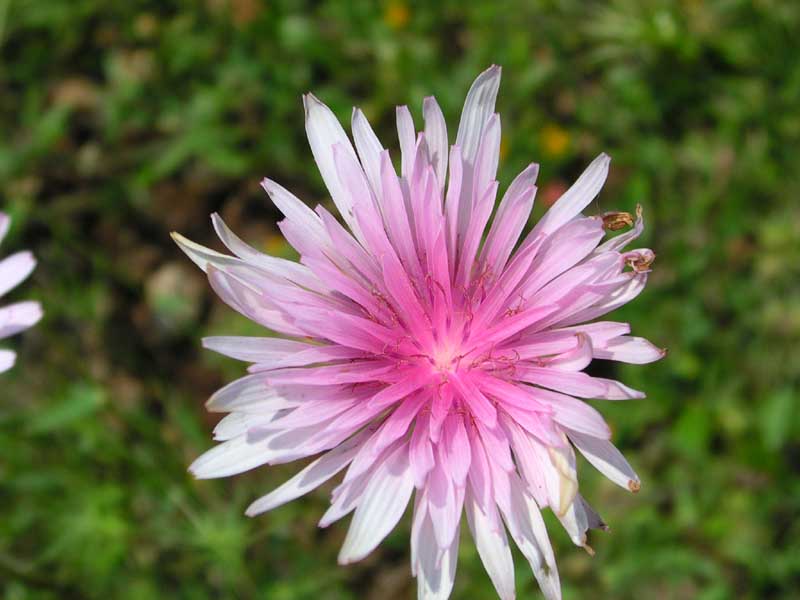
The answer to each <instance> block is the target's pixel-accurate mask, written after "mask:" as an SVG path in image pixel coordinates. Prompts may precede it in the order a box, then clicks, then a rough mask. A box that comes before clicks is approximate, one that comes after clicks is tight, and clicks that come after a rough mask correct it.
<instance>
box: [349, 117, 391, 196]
mask: <svg viewBox="0 0 800 600" xmlns="http://www.w3.org/2000/svg"><path fill="white" fill-rule="evenodd" d="M352 129H353V141H355V143H356V150H357V151H358V158H359V160H360V161H361V165H362V166H363V167H364V173H365V174H366V176H367V179H369V184H370V187H371V188H372V193H373V194H375V197H376V198H377V199H378V200H380V199H381V198H382V196H383V194H382V192H381V188H382V186H381V154H382V153H383V151H384V150H383V145H382V144H381V142H380V140H379V139H378V136H376V135H375V132H374V131H373V130H372V127H371V126H370V124H369V121H368V120H367V117H366V116H364V113H363V112H361V109H360V108H354V109H353V119H352Z"/></svg>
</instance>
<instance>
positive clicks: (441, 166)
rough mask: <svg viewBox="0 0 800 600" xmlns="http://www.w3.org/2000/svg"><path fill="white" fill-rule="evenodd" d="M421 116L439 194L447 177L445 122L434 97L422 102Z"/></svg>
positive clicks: (447, 149)
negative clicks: (423, 120)
mask: <svg viewBox="0 0 800 600" xmlns="http://www.w3.org/2000/svg"><path fill="white" fill-rule="evenodd" d="M422 117H423V118H424V119H425V139H426V140H427V141H428V153H429V157H430V158H429V160H430V163H431V165H432V166H433V170H434V171H435V173H436V181H437V182H438V183H439V195H440V196H441V194H442V190H444V184H445V180H446V178H447V155H448V152H449V148H448V144H447V124H446V123H445V121H444V115H443V114H442V109H441V108H439V104H438V103H437V102H436V98H434V97H433V96H428V97H427V98H425V100H424V101H423V103H422Z"/></svg>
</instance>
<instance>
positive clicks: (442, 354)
mask: <svg viewBox="0 0 800 600" xmlns="http://www.w3.org/2000/svg"><path fill="white" fill-rule="evenodd" d="M460 358H461V357H459V356H458V355H457V352H456V348H453V347H451V346H448V345H443V346H439V347H437V348H436V349H435V350H434V351H433V352H432V353H431V355H430V356H429V357H428V360H429V361H430V362H431V364H432V365H433V367H434V368H435V369H436V370H437V371H440V372H441V373H452V372H453V371H456V370H458V363H459V362H460Z"/></svg>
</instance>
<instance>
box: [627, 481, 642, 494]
mask: <svg viewBox="0 0 800 600" xmlns="http://www.w3.org/2000/svg"><path fill="white" fill-rule="evenodd" d="M628 489H629V490H630V491H632V492H633V493H634V494H635V493H637V492H638V491H639V490H640V489H642V484H641V483H640V482H638V481H636V480H635V479H631V480H630V481H628Z"/></svg>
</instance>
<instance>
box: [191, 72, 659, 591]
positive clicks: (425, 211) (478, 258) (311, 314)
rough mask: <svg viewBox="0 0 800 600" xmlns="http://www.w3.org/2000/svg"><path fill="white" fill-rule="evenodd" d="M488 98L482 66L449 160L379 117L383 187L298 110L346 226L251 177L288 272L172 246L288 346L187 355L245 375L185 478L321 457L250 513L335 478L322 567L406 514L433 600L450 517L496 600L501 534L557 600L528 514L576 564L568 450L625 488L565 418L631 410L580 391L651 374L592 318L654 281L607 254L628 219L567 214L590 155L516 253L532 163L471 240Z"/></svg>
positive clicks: (329, 118) (597, 184)
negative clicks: (335, 553) (279, 238)
mask: <svg viewBox="0 0 800 600" xmlns="http://www.w3.org/2000/svg"><path fill="white" fill-rule="evenodd" d="M499 83H500V68H499V67H496V66H493V67H491V68H490V69H488V70H487V71H485V72H484V73H482V74H481V75H480V76H479V77H478V78H477V80H476V81H475V83H474V84H473V85H472V88H471V89H470V91H469V94H468V95H467V99H466V102H465V104H464V110H463V114H462V117H461V123H460V125H459V128H458V133H457V134H456V141H455V144H454V145H453V146H450V147H448V136H447V128H446V125H445V121H444V118H443V116H442V112H441V110H440V109H439V106H438V105H437V103H436V101H435V100H434V99H433V98H426V99H425V102H424V105H423V116H424V121H425V125H424V130H423V131H422V132H419V133H417V132H416V130H415V126H414V122H413V120H412V116H411V113H410V112H409V110H408V108H406V107H400V108H398V109H397V130H398V136H399V140H400V149H401V163H402V165H401V169H400V175H399V176H398V174H397V173H396V171H395V168H394V166H393V164H392V161H391V160H390V156H389V152H388V151H387V150H385V149H384V147H383V145H382V144H381V142H380V141H379V140H378V138H377V137H376V136H375V134H374V133H373V131H372V129H371V127H370V125H369V123H368V122H367V120H366V118H365V117H364V114H363V113H362V112H361V111H360V110H358V109H356V110H354V111H353V119H352V133H353V138H354V141H355V148H354V147H353V145H352V144H351V142H350V140H349V138H348V136H347V134H346V133H345V131H344V130H343V129H342V127H341V125H340V124H339V122H338V121H337V120H336V118H335V117H334V115H333V113H332V112H331V111H330V109H328V107H326V106H325V105H324V104H322V103H321V102H320V101H319V100H317V99H316V98H315V97H314V96H312V95H310V94H309V95H307V96H306V97H305V98H304V104H305V113H306V131H307V133H308V139H309V142H310V145H311V151H312V152H313V154H314V159H315V160H316V162H317V165H318V167H319V170H320V172H321V174H322V177H323V179H324V181H325V184H326V185H327V187H328V190H329V191H330V194H331V197H332V199H333V202H334V203H335V204H336V207H337V208H338V210H339V213H340V214H341V216H342V219H343V220H344V222H345V224H346V226H347V227H344V226H342V225H341V224H340V223H339V222H338V221H337V220H336V218H335V217H334V216H333V215H331V213H329V212H328V211H327V210H326V209H325V208H323V207H321V206H318V207H317V208H316V209H315V210H311V209H310V208H308V207H307V206H306V205H305V204H304V203H303V202H301V201H300V200H298V199H297V198H296V197H295V196H293V195H292V194H291V193H290V192H288V191H287V190H285V189H284V188H282V187H281V186H280V185H278V184H277V183H275V182H273V181H270V180H267V179H265V180H264V182H263V187H264V188H265V190H266V191H267V193H268V194H269V195H270V197H271V198H272V201H273V202H274V203H275V205H276V206H277V207H278V209H279V210H280V211H281V212H282V213H283V215H284V216H285V219H284V220H283V221H281V222H280V223H279V227H280V228H281V231H282V232H283V234H284V236H285V237H286V239H287V240H288V241H289V243H290V244H291V245H292V246H293V247H294V248H295V249H296V250H297V251H298V252H299V253H300V256H301V260H300V264H297V263H294V262H290V261H286V260H283V259H280V258H275V257H271V256H267V255H264V254H262V253H260V252H258V251H256V250H254V249H253V248H251V247H249V246H247V245H246V244H245V243H244V242H242V241H241V240H240V239H239V238H237V237H236V236H235V235H234V234H233V233H232V232H231V231H230V230H229V229H228V228H227V227H226V226H225V224H224V223H223V222H222V220H221V219H220V218H219V217H218V216H217V215H214V216H213V223H214V227H215V229H216V231H217V233H218V235H219V237H220V238H221V240H222V242H223V243H224V244H225V245H226V246H227V247H228V249H229V250H230V251H231V252H232V253H233V254H234V255H235V256H227V255H223V254H219V253H217V252H214V251H213V250H209V249H207V248H204V247H202V246H198V245H197V244H194V243H193V242H190V241H189V240H186V239H185V238H183V237H181V236H179V235H177V234H176V235H175V239H176V241H177V242H178V243H179V244H180V246H181V247H182V248H183V250H184V251H185V252H186V253H187V254H188V255H189V257H190V258H191V259H192V260H193V261H194V262H196V263H197V264H198V265H199V266H200V267H201V268H202V269H204V270H205V271H206V273H207V274H208V279H209V281H210V283H211V286H212V287H213V288H214V290H215V291H216V292H217V293H218V294H219V296H220V297H221V298H222V299H223V300H224V301H225V302H227V303H228V304H229V305H230V306H231V307H233V308H234V309H236V310H237V311H239V312H241V313H242V314H244V315H245V316H247V317H248V318H250V319H252V320H253V321H255V322H257V323H259V324H261V325H263V326H264V327H266V328H268V329H271V330H273V331H276V332H278V333H280V334H282V335H284V336H286V337H285V338H275V337H263V338H246V337H212V338H207V339H206V340H205V346H206V347H208V348H211V349H213V350H215V351H217V352H220V353H222V354H226V355H228V356H232V357H234V358H237V359H241V360H244V361H246V362H249V363H252V365H251V366H250V368H249V371H250V375H248V376H246V377H244V378H242V379H239V380H237V381H234V382H233V383H231V384H229V385H227V386H226V387H224V388H222V389H221V390H219V391H218V392H217V393H216V394H214V395H213V396H212V398H211V399H210V400H209V402H208V405H207V406H208V408H209V410H211V411H217V412H227V413H230V414H229V415H228V416H226V417H225V418H224V419H222V421H220V423H219V425H218V426H217V428H216V429H215V432H214V433H215V437H216V439H217V440H219V441H220V442H222V443H220V444H219V445H218V446H216V447H215V448H213V449H212V450H210V451H208V452H207V453H205V454H204V455H203V456H201V457H200V458H199V459H197V460H196V461H195V462H194V464H193V465H192V466H191V468H190V469H191V471H192V472H193V473H194V474H195V475H196V476H197V477H200V478H210V477H224V476H228V475H233V474H236V473H241V472H243V471H246V470H248V469H252V468H254V467H258V466H260V465H264V464H278V463H285V462H288V461H293V460H296V459H300V458H305V457H310V456H318V458H316V460H314V461H313V462H312V463H310V464H309V465H308V466H307V467H305V468H304V469H303V470H302V471H300V473H298V474H297V475H296V476H295V477H293V478H292V479H290V480H289V481H288V482H286V483H285V484H284V485H282V486H280V487H279V488H278V489H276V490H274V491H272V492H271V493H269V494H267V495H266V496H264V497H263V498H260V499H259V500H256V501H255V502H254V503H253V504H252V505H251V506H250V507H249V508H248V510H247V514H249V515H257V514H260V513H263V512H265V511H267V510H270V509H273V508H275V507H277V506H279V505H281V504H283V503H285V502H288V501H290V500H293V499H295V498H297V497H299V496H301V495H303V494H305V493H307V492H309V491H310V490H312V489H314V488H316V487H317V486H319V485H320V484H322V483H323V482H325V481H327V480H328V479H330V478H332V477H334V476H335V475H337V474H338V473H339V472H341V471H343V470H345V473H344V476H343V478H342V480H341V482H340V483H339V485H338V486H337V487H336V488H335V489H334V491H333V494H332V503H331V507H330V508H329V510H328V511H327V512H326V513H325V514H324V515H323V517H322V520H321V521H320V525H321V526H323V527H324V526H327V525H329V524H331V523H333V522H334V521H336V520H338V519H340V518H342V517H343V516H345V515H347V514H349V513H350V512H353V511H354V515H353V518H352V522H351V524H350V528H349V531H348V534H347V537H346V539H345V542H344V545H343V547H342V549H341V553H340V555H339V561H340V562H341V563H349V562H352V561H356V560H359V559H361V558H363V557H364V556H366V555H367V554H368V553H370V552H371V551H372V550H373V549H374V548H375V547H376V546H377V545H378V544H379V543H380V542H381V540H382V539H383V538H384V537H385V536H386V535H387V534H388V533H389V532H390V531H391V530H392V528H393V527H394V526H395V525H396V523H397V522H398V520H399V519H400V517H401V516H402V514H403V512H404V511H405V509H406V506H407V504H408V503H409V501H410V500H411V497H412V495H414V497H415V499H414V516H413V525H412V532H411V563H412V571H413V573H414V575H415V576H416V577H417V579H418V585H419V596H420V597H421V598H447V597H448V596H449V594H450V591H451V589H452V585H453V579H454V576H455V570H456V559H457V548H458V543H459V534H460V532H459V529H460V521H461V515H462V512H466V514H467V520H468V523H469V528H470V530H471V533H472V537H473V539H474V540H475V543H476V545H477V549H478V553H479V554H480V556H481V558H482V560H483V563H484V565H485V566H486V570H487V571H488V573H489V576H490V577H491V579H492V581H493V583H494V585H495V587H496V589H497V591H498V594H499V595H500V597H501V598H504V599H505V598H513V597H514V567H513V564H512V558H511V551H510V547H509V542H508V538H507V534H510V535H511V538H512V539H513V540H514V542H515V543H516V544H517V546H518V547H519V548H520V550H521V552H522V554H523V555H524V556H525V557H526V558H527V559H528V561H529V562H530V564H531V567H532V568H533V572H534V575H535V576H536V578H537V579H538V581H539V584H540V586H541V588H542V590H543V591H544V593H545V596H546V597H548V598H558V597H560V585H559V580H558V574H557V571H556V566H555V561H554V558H553V552H552V549H551V547H550V542H549V541H548V537H547V533H546V531H545V528H544V524H543V521H542V517H541V514H540V508H544V507H550V508H551V509H552V510H553V511H554V512H555V513H556V515H557V516H558V518H559V519H560V520H561V522H562V523H563V524H564V527H565V528H566V529H567V531H568V532H569V534H570V536H571V538H572V539H573V540H574V542H575V543H576V544H578V545H580V546H586V532H587V530H588V529H589V528H592V527H602V526H603V523H602V521H601V519H600V518H599V517H598V515H597V514H596V513H595V512H594V511H593V510H592V509H591V508H590V507H589V506H588V504H587V503H586V501H585V500H584V499H583V498H582V497H581V496H580V494H579V493H578V480H577V475H576V467H575V452H574V448H577V449H578V450H579V451H580V452H581V453H582V454H583V455H584V456H585V457H586V458H587V459H588V460H589V462H591V463H592V464H593V465H594V466H595V467H597V468H598V469H599V470H600V471H601V472H603V473H604V474H605V475H606V476H608V477H609V478H610V479H611V480H612V481H614V482H615V483H618V484H620V485H621V486H623V487H624V488H626V489H629V490H631V491H636V490H638V489H639V479H638V477H637V476H636V474H635V473H634V472H633V469H631V467H630V466H629V465H628V463H627V462H626V461H625V459H624V458H623V457H622V455H621V454H620V453H619V451H618V450H617V449H616V448H615V447H614V446H613V445H612V444H611V443H610V442H609V438H610V436H611V432H610V430H609V428H608V425H607V424H606V423H605V421H604V420H603V418H602V417H601V416H600V414H599V413H598V412H597V411H596V410H595V409H594V408H592V407H591V406H589V405H588V404H587V403H585V402H584V401H583V400H581V399H579V398H599V399H607V400H625V399H629V398H641V397H643V396H644V395H643V394H642V393H641V392H638V391H636V390H633V389H631V388H629V387H626V386H625V385H623V384H622V383H619V382H617V381H613V380H609V379H602V378H598V377H593V376H590V375H588V374H586V373H585V372H583V371H584V369H585V368H586V367H587V365H589V363H590V362H591V361H592V359H594V358H599V359H607V360H618V361H624V362H630V363H646V362H650V361H654V360H657V359H659V358H661V356H663V352H662V351H661V350H659V349H658V348H656V347H655V346H653V345H652V344H650V343H649V342H647V341H646V340H644V339H642V338H638V337H631V336H629V335H628V333H629V331H630V327H629V326H628V324H626V323H618V322H614V321H597V320H596V319H598V318H600V317H602V316H604V315H605V314H607V313H609V312H611V311H612V310H614V309H615V308H617V307H619V306H621V305H623V304H625V303H626V302H628V301H629V300H632V299H633V298H634V297H636V296H637V295H638V294H639V292H641V291H642V289H643V288H644V286H645V282H646V281H647V276H648V272H649V270H650V265H651V263H652V261H653V253H652V252H651V251H650V250H644V249H637V250H624V248H625V247H626V246H627V245H628V244H629V243H630V242H632V241H633V240H635V239H636V238H637V237H638V235H639V234H640V233H641V231H642V228H643V223H642V218H641V212H639V214H637V216H636V220H635V223H633V222H632V217H631V216H630V215H626V214H625V213H614V214H606V215H600V216H584V215H582V214H581V211H583V210H584V209H585V208H586V207H587V205H588V204H589V203H590V202H591V201H592V200H593V199H594V198H595V196H596V195H597V194H598V192H599V191H600V188H601V187H602V185H603V183H604V181H605V179H606V175H607V172H608V165H609V158H608V157H607V156H606V155H604V154H601V155H600V156H599V157H598V158H597V159H595V161H594V162H592V164H591V165H590V166H589V167H588V169H586V171H585V172H584V173H583V174H582V175H581V176H580V178H579V179H578V180H577V182H576V183H575V184H574V185H573V186H572V187H571V188H569V189H568V190H567V191H566V193H564V195H563V196H562V197H561V198H560V199H559V200H558V201H557V202H556V203H555V204H554V205H553V206H552V208H551V209H550V210H549V211H548V212H547V213H546V214H545V216H544V217H543V218H542V219H541V220H540V221H539V222H538V223H537V224H536V225H535V226H534V227H533V229H532V230H531V231H530V233H528V234H527V235H526V236H525V237H524V239H522V241H521V242H520V243H519V244H518V240H519V238H520V236H521V234H522V232H523V229H524V227H525V224H526V223H527V220H528V217H529V214H530V211H531V207H532V205H533V201H534V196H535V193H536V185H535V181H536V176H537V173H538V166H537V165H535V164H531V165H530V166H529V167H528V168H526V169H525V170H524V171H522V173H520V174H519V175H518V176H517V178H516V179H514V181H513V182H512V183H511V185H510V186H509V187H508V189H507V190H506V192H505V194H504V195H503V198H502V200H501V201H500V204H499V206H498V208H497V211H496V213H495V216H494V219H493V220H491V225H490V224H489V223H490V217H491V214H492V210H493V208H494V205H495V197H496V194H497V190H498V182H497V181H496V179H495V176H496V171H497V164H498V156H499V148H500V118H499V116H498V115H497V114H496V113H495V112H494V104H495V98H496V96H497V91H498V87H499ZM631 223H633V226H632V227H631V228H629V229H628V230H627V231H625V232H623V233H621V234H618V235H616V236H613V237H610V238H609V239H607V240H605V241H603V238H604V237H605V236H606V233H607V231H610V230H614V231H616V230H618V229H622V228H626V227H630V224H631ZM487 226H488V233H487V232H486V229H487ZM484 233H485V236H484ZM586 547H587V549H588V546H586Z"/></svg>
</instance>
